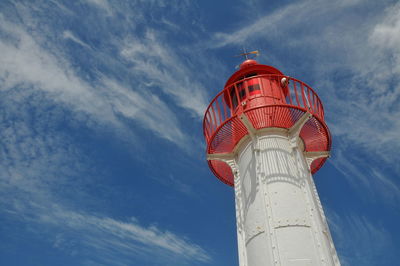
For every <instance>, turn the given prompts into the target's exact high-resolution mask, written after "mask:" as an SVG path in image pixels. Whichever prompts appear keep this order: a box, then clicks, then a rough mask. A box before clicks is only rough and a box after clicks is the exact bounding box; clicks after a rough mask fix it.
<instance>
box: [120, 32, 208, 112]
mask: <svg viewBox="0 0 400 266" xmlns="http://www.w3.org/2000/svg"><path fill="white" fill-rule="evenodd" d="M120 51H121V56H122V57H123V58H124V59H125V60H127V61H128V62H130V63H131V64H133V65H132V71H134V72H136V73H137V74H140V75H141V76H143V77H145V79H146V81H147V82H148V83H147V84H148V85H149V86H156V87H157V88H160V89H161V90H162V91H163V92H164V93H165V94H166V95H168V96H169V97H171V98H172V99H173V100H174V101H176V102H177V104H178V105H179V106H180V107H182V108H184V109H187V110H190V111H192V113H193V114H194V115H196V116H198V117H202V116H203V114H204V110H205V109H206V107H207V97H206V95H207V94H206V90H205V88H203V87H202V85H201V84H199V83H198V82H196V80H195V78H196V77H195V75H194V74H193V73H191V72H189V71H187V70H186V66H185V64H184V63H183V62H182V61H181V59H179V56H177V55H176V54H175V51H174V50H173V49H171V48H170V47H168V46H167V45H164V44H163V43H162V39H158V35H157V32H155V31H153V30H149V31H148V32H147V33H146V35H145V37H144V38H142V39H138V38H134V37H132V38H128V39H126V40H125V44H124V45H123V46H122V47H121V49H120Z"/></svg>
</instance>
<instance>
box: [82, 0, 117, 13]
mask: <svg viewBox="0 0 400 266" xmlns="http://www.w3.org/2000/svg"><path fill="white" fill-rule="evenodd" d="M85 1H86V2H88V3H89V4H92V5H94V6H96V7H98V8H100V9H102V10H104V11H105V12H106V14H107V15H108V16H111V15H112V14H113V9H112V8H111V6H110V4H109V3H108V0H85Z"/></svg>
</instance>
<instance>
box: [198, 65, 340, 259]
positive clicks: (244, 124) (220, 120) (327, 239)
mask: <svg viewBox="0 0 400 266" xmlns="http://www.w3.org/2000/svg"><path fill="white" fill-rule="evenodd" d="M203 126H204V135H205V138H206V142H207V159H208V163H209V166H210V168H211V170H212V171H213V173H214V174H215V175H216V176H217V177H218V178H219V179H220V180H221V181H223V182H224V183H226V184H228V185H231V186H234V189H235V200H236V219H237V237H238V251H239V265H240V266H267V265H282V266H286V265H288V266H289V265H290V266H295V265H296V266H306V265H307V266H308V265H340V262H339V260H338V257H337V254H336V250H335V247H334V244H333V241H332V237H331V234H330V232H329V229H328V224H327V221H326V218H325V215H324V212H323V209H322V206H321V202H320V200H319V197H318V194H317V190H316V188H315V185H314V181H313V177H312V173H315V172H316V171H318V169H319V168H320V167H321V166H322V165H323V163H324V162H325V160H326V158H327V157H328V156H329V150H330V146H331V137H330V134H329V130H328V128H327V126H326V124H325V121H324V111H323V106H322V103H321V101H320V99H319V97H318V95H317V94H316V93H315V92H314V91H313V90H312V89H311V88H310V87H309V86H308V85H306V84H305V83H303V82H301V81H299V80H296V79H293V78H290V77H287V76H285V75H283V74H282V72H280V71H279V70H278V69H276V68H273V67H271V66H266V65H261V64H258V63H257V62H256V61H255V60H246V61H244V62H243V63H242V64H241V65H240V69H239V70H238V71H236V72H235V73H234V74H233V75H232V76H231V77H230V78H229V80H228V81H227V82H226V85H225V88H224V90H223V91H221V92H220V93H219V94H218V95H217V96H216V97H215V98H214V99H213V101H212V102H211V103H210V105H209V107H208V109H207V111H206V113H205V116H204V123H203Z"/></svg>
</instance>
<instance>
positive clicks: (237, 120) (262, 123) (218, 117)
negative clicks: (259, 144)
mask: <svg viewBox="0 0 400 266" xmlns="http://www.w3.org/2000/svg"><path fill="white" fill-rule="evenodd" d="M305 113H309V114H310V116H311V118H310V119H309V120H308V121H307V122H306V123H305V125H304V126H303V127H302V129H301V132H300V138H301V140H302V144H303V145H302V146H303V147H304V151H305V152H324V151H329V150H330V147H331V137H330V133H329V130H328V127H327V126H326V124H325V121H324V110H323V106H322V103H321V100H320V99H319V97H318V95H317V94H316V93H315V92H314V90H313V89H312V88H311V87H310V86H308V85H307V84H305V83H304V82H302V81H300V80H297V79H294V78H291V77H288V76H286V75H284V74H283V73H282V72H281V71H279V70H278V69H276V68H274V67H272V66H267V65H262V64H259V63H258V62H257V61H256V60H253V59H246V60H245V61H244V62H243V63H242V64H241V65H240V67H239V70H237V71H236V72H235V73H233V75H232V76H231V77H230V78H229V79H228V81H227V82H226V84H225V87H224V89H223V90H222V91H221V92H220V93H219V94H218V95H217V96H216V97H215V98H214V99H213V100H212V101H211V103H210V105H209V106H208V108H207V111H206V113H205V116H204V120H203V130H204V136H205V139H206V142H207V154H208V164H209V166H210V168H211V170H212V171H213V173H214V174H215V175H216V176H217V177H218V178H219V179H220V180H221V181H222V182H224V183H226V184H228V185H231V186H233V183H234V182H233V174H232V170H231V168H230V167H229V166H228V165H227V164H226V163H225V162H223V161H221V160H213V159H212V158H213V155H215V156H217V155H218V156H219V157H221V156H222V157H223V156H228V155H232V154H235V147H237V146H238V145H239V144H240V142H241V141H243V140H244V139H245V138H246V137H247V136H248V135H249V134H250V133H251V132H248V128H247V127H246V125H244V123H243V121H242V119H241V118H243V114H245V116H246V119H247V120H248V121H247V122H248V123H251V126H252V127H253V128H254V129H256V130H261V129H264V128H283V129H288V130H289V129H290V128H291V127H292V126H293V125H294V124H295V123H296V122H297V121H298V120H299V119H300V118H301V117H302V116H303V114H305ZM325 161H326V158H319V159H316V160H314V161H313V163H312V164H311V172H312V173H315V172H317V171H318V169H319V168H320V167H321V166H322V165H323V164H324V162H325Z"/></svg>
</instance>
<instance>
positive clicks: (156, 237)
mask: <svg viewBox="0 0 400 266" xmlns="http://www.w3.org/2000/svg"><path fill="white" fill-rule="evenodd" d="M2 96H3V97H2V100H1V103H2V106H3V107H4V110H5V111H4V112H3V113H2V116H1V117H0V127H1V128H2V130H1V131H0V137H1V139H2V142H1V145H0V156H1V158H2V163H1V164H0V192H1V193H2V194H7V195H12V197H2V198H1V199H0V207H1V209H2V210H4V213H6V214H7V219H11V220H17V221H19V222H23V223H26V224H28V225H29V228H30V234H37V237H38V238H39V239H42V240H45V241H48V242H50V243H49V244H51V245H52V246H53V247H54V248H57V249H60V250H62V251H63V252H65V253H66V254H71V255H74V254H75V255H76V254H77V253H79V257H80V260H81V261H82V262H84V261H86V262H87V263H83V264H89V263H90V262H92V263H94V264H107V265H126V264H130V263H132V261H137V262H138V263H141V262H143V261H151V263H152V264H153V265H176V264H180V265H193V263H197V262H209V261H211V257H210V255H209V254H208V252H207V251H206V250H204V249H203V248H202V247H200V246H198V245H197V244H195V243H193V242H192V241H191V240H190V239H189V238H187V237H185V236H182V235H180V234H177V233H173V232H171V231H168V230H165V229H163V226H162V225H150V226H143V225H142V224H140V223H139V222H138V221H137V220H136V219H135V218H130V219H126V220H123V221H122V220H119V219H115V218H113V217H110V216H107V215H106V214H96V213H92V212H90V211H88V210H86V209H85V207H84V206H85V204H86V201H85V200H88V198H90V197H93V195H89V194H88V193H87V191H85V187H88V186H89V187H93V186H95V185H96V183H97V182H98V180H99V179H98V178H97V177H94V176H97V174H96V173H95V172H93V171H94V170H93V163H92V161H91V159H90V158H89V157H87V156H86V155H85V152H84V151H83V150H82V149H80V148H79V147H77V145H75V144H74V141H73V139H72V138H71V137H69V136H68V135H67V134H64V133H62V132H60V131H57V130H56V129H54V127H55V123H57V121H60V120H59V119H60V118H62V116H63V114H62V113H60V111H61V110H60V108H54V105H53V104H52V103H51V101H49V100H48V99H46V98H45V97H43V93H35V92H34V91H31V92H26V91H24V90H22V91H21V92H18V91H11V92H9V93H8V94H7V95H6V94H4V93H3V95H2ZM16 96H18V97H16ZM27 99H29V102H27V101H26V100H27ZM37 102H41V106H36V104H37ZM21 103H23V105H22V104H21ZM64 126H65V125H64ZM95 171H96V170H95ZM60 232H61V233H60Z"/></svg>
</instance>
